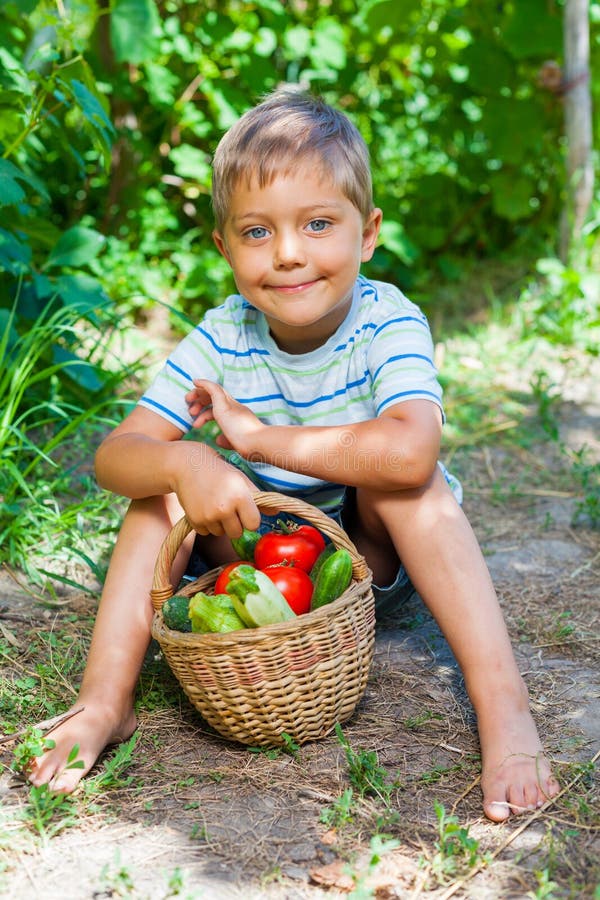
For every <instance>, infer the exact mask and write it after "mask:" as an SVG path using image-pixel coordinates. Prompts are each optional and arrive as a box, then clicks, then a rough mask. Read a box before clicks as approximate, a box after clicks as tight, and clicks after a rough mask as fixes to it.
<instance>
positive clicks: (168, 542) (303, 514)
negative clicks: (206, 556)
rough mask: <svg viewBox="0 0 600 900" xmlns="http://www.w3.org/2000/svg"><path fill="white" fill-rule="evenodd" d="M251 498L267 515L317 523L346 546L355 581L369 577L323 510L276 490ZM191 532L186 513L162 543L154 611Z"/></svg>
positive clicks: (169, 587)
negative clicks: (176, 557)
mask: <svg viewBox="0 0 600 900" xmlns="http://www.w3.org/2000/svg"><path fill="white" fill-rule="evenodd" d="M252 498H253V500H254V502H255V503H256V505H257V507H258V509H259V510H260V512H261V513H264V514H265V515H275V514H276V513H278V512H282V513H289V514H290V515H295V516H298V517H299V518H302V519H304V520H305V521H306V522H308V523H309V524H310V525H314V526H315V528H318V529H319V531H321V532H322V533H323V534H325V535H327V537H328V538H330V540H331V541H332V542H333V543H334V545H335V546H336V547H337V548H338V549H340V548H343V549H344V550H347V551H348V553H349V554H350V556H351V558H352V577H353V578H354V580H355V581H362V580H363V579H364V578H367V577H370V574H371V573H370V570H369V568H368V566H367V563H366V561H365V558H364V557H363V556H361V555H360V553H359V552H358V550H357V549H356V547H355V546H354V544H353V543H352V541H351V540H350V538H349V537H348V535H347V534H346V532H345V531H344V530H343V529H342V528H341V527H340V526H339V525H338V524H337V522H335V521H334V520H333V519H332V518H330V517H329V516H328V515H326V514H325V513H324V512H321V510H319V509H317V508H316V507H314V506H312V505H311V504H310V503H306V502H305V501H304V500H298V499H297V498H296V497H287V496H286V495H285V494H279V493H277V492H276V491H255V492H254V493H253V495H252ZM190 531H193V528H192V526H191V525H190V523H189V521H188V519H187V518H186V516H183V517H182V518H181V519H179V521H178V522H176V524H175V525H174V526H173V528H172V529H171V530H170V531H169V533H168V535H167V536H166V538H165V539H164V541H163V543H162V546H161V548H160V550H159V553H158V558H157V560H156V565H155V567H154V577H153V579H152V588H151V590H150V597H151V599H152V605H153V607H154V609H155V610H159V609H161V608H162V605H163V603H164V602H165V600H168V599H169V597H172V596H173V586H172V584H171V569H172V567H173V560H174V559H175V556H176V555H177V551H178V550H179V548H180V547H181V545H182V543H183V542H184V540H185V538H186V537H187V536H188V534H189V533H190Z"/></svg>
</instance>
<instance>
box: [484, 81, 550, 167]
mask: <svg viewBox="0 0 600 900" xmlns="http://www.w3.org/2000/svg"><path fill="white" fill-rule="evenodd" d="M481 125H482V127H483V130H484V131H485V133H486V134H487V137H488V140H489V142H490V148H491V152H492V155H493V156H495V157H496V158H497V159H501V160H502V161H503V162H504V163H511V164H513V165H518V164H519V163H522V162H524V161H526V160H528V159H530V158H531V154H532V152H533V153H535V154H537V153H541V152H542V149H543V148H542V146H541V144H542V139H543V135H544V114H543V110H542V108H541V107H540V106H539V105H538V103H537V102H536V101H535V100H527V99H525V100H516V99H515V98H512V97H493V98H489V99H488V101H487V103H486V105H485V107H484V112H483V117H482V120H481Z"/></svg>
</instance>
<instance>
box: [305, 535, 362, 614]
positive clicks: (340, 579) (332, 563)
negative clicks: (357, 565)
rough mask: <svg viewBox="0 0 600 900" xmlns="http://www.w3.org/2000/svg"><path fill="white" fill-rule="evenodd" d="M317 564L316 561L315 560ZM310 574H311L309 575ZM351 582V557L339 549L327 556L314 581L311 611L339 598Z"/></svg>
mask: <svg viewBox="0 0 600 900" xmlns="http://www.w3.org/2000/svg"><path fill="white" fill-rule="evenodd" d="M317 562H318V560H317ZM311 574H312V573H311ZM351 581H352V557H351V556H350V554H349V553H348V551H347V550H344V549H343V548H341V549H340V550H335V552H334V553H332V554H331V555H330V556H328V557H327V558H326V559H325V560H324V562H323V564H322V566H321V568H320V571H319V572H318V574H317V577H316V579H315V589H314V592H313V596H312V602H311V605H310V608H311V610H313V609H319V607H320V606H325V605H326V604H327V603H332V602H333V601H334V600H337V598H338V597H341V596H342V594H343V593H344V591H345V590H346V588H347V587H348V585H349V584H350V582H351Z"/></svg>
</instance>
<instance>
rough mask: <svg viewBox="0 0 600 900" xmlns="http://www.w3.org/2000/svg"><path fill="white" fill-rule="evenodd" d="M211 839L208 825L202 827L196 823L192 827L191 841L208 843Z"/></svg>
mask: <svg viewBox="0 0 600 900" xmlns="http://www.w3.org/2000/svg"><path fill="white" fill-rule="evenodd" d="M209 839H210V836H209V833H208V829H207V828H206V825H201V824H200V822H194V824H193V825H192V830H191V831H190V840H191V841H206V842H207V843H208V841H209Z"/></svg>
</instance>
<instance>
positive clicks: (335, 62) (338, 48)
mask: <svg viewBox="0 0 600 900" xmlns="http://www.w3.org/2000/svg"><path fill="white" fill-rule="evenodd" d="M344 38H345V34H344V29H343V28H342V26H341V25H340V23H339V22H338V21H337V20H336V19H331V18H327V19H319V20H318V22H317V23H316V25H315V27H314V30H313V41H314V43H313V47H312V50H311V52H310V60H311V63H312V64H313V66H315V68H319V66H325V67H331V68H332V69H338V70H339V69H343V68H345V66H346V61H347V57H346V48H345V46H344Z"/></svg>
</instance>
